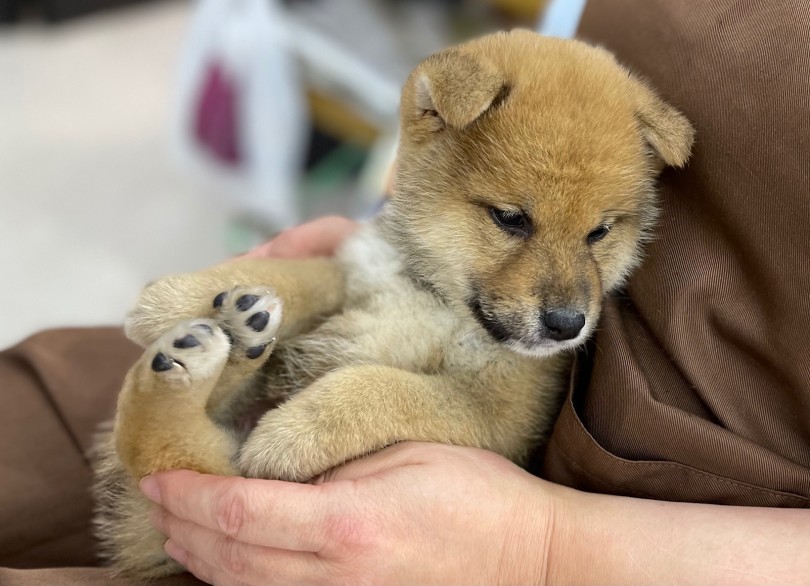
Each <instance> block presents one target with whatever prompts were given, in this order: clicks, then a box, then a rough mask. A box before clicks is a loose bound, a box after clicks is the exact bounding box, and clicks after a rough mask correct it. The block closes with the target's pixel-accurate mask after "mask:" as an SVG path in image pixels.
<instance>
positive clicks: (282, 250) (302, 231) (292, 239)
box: [244, 216, 359, 258]
mask: <svg viewBox="0 0 810 586" xmlns="http://www.w3.org/2000/svg"><path fill="white" fill-rule="evenodd" d="M358 227H359V224H358V223H357V222H354V221H352V220H349V219H347V218H342V217H340V216H328V217H325V218H319V219H317V220H313V221H312V222H308V223H306V224H302V225H300V226H297V227H295V228H291V229H289V230H285V231H283V232H281V233H280V234H279V235H278V236H276V237H275V238H273V239H272V240H271V241H270V242H267V243H265V244H262V245H261V246H258V247H256V248H254V249H253V250H251V251H249V252H248V253H246V254H245V255H244V256H245V258H307V257H311V256H331V255H332V254H334V253H335V250H336V249H337V248H338V247H339V246H340V245H341V244H342V243H343V241H344V240H345V239H346V237H347V236H349V234H351V233H352V232H354V231H355V230H357V228H358Z"/></svg>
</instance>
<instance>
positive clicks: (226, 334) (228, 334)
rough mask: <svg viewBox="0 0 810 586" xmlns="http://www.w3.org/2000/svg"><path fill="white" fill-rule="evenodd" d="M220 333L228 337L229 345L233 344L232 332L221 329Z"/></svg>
mask: <svg viewBox="0 0 810 586" xmlns="http://www.w3.org/2000/svg"><path fill="white" fill-rule="evenodd" d="M222 333H223V334H225V337H226V338H228V343H230V345H231V346H233V334H232V333H231V330H225V329H223V330H222Z"/></svg>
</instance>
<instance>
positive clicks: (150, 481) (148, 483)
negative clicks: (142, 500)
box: [140, 476, 160, 504]
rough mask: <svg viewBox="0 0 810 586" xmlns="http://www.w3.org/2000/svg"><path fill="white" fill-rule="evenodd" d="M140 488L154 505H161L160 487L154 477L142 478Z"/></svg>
mask: <svg viewBox="0 0 810 586" xmlns="http://www.w3.org/2000/svg"><path fill="white" fill-rule="evenodd" d="M140 488H141V492H142V493H143V495H144V496H145V497H146V498H148V499H149V500H150V501H152V502H153V503H157V504H160V487H159V486H158V483H157V480H155V479H154V478H153V477H152V476H144V477H143V478H141V482H140Z"/></svg>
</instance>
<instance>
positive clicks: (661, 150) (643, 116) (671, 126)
mask: <svg viewBox="0 0 810 586" xmlns="http://www.w3.org/2000/svg"><path fill="white" fill-rule="evenodd" d="M644 90H645V91H643V92H642V95H641V100H640V103H639V106H638V111H637V116H638V120H639V123H640V125H641V134H642V136H643V137H644V139H645V140H646V141H647V143H649V145H650V146H651V147H652V149H653V151H655V154H656V155H657V156H658V158H659V159H660V162H661V165H660V167H661V168H663V167H666V166H670V167H683V166H684V165H685V164H686V161H687V160H688V159H689V154H690V153H691V152H692V144H693V142H694V138H695V130H694V128H692V125H691V124H690V123H689V121H688V120H687V119H686V117H685V116H684V115H683V114H681V113H680V112H678V111H677V110H676V109H675V108H673V107H672V106H670V105H669V104H667V103H666V102H664V101H663V100H662V99H661V98H659V97H658V96H657V95H655V93H654V92H653V91H652V90H650V89H649V88H647V87H646V86H645V87H644Z"/></svg>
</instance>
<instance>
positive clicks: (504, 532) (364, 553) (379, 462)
mask: <svg viewBox="0 0 810 586" xmlns="http://www.w3.org/2000/svg"><path fill="white" fill-rule="evenodd" d="M141 489H142V491H143V492H144V494H146V495H147V497H149V498H150V499H151V500H153V501H154V502H155V503H157V504H159V505H160V506H158V507H156V508H155V510H154V512H153V516H152V520H153V523H154V524H155V526H156V527H157V528H158V529H159V530H160V531H161V532H163V533H164V534H165V535H166V536H167V537H168V541H167V542H166V551H167V553H168V554H169V555H170V556H172V557H173V558H174V559H176V560H177V561H178V562H180V563H181V564H183V565H184V566H185V567H186V568H188V570H189V571H190V572H191V573H192V574H194V575H195V576H197V577H198V578H200V579H201V580H203V581H205V582H208V583H210V584H215V585H217V586H230V585H237V584H238V585H259V584H262V585H264V584H333V583H341V584H343V583H352V584H358V583H359V584H411V585H412V584H507V583H508V584H514V583H522V584H528V583H532V584H538V583H543V582H544V580H545V573H546V564H547V552H548V547H549V544H550V531H551V529H552V527H553V523H552V518H553V513H554V500H555V499H554V487H553V485H550V484H548V483H546V482H544V481H542V480H539V479H538V478H535V477H533V476H531V475H530V474H528V473H526V472H525V471H523V470H521V469H520V468H518V467H517V466H515V465H514V464H512V463H510V462H509V461H507V460H505V459H503V458H501V457H500V456H497V455H495V454H493V453H491V452H487V451H484V450H478V449H473V448H461V447H455V446H446V445H441V444H425V443H410V442H409V443H402V444H398V445H395V446H392V447H389V448H387V449H385V450H382V451H381V452H378V453H376V454H373V455H371V456H368V457H366V458H362V459H359V460H356V461H354V462H350V463H348V464H347V465H344V466H342V467H340V468H337V469H335V470H333V471H331V472H329V473H327V474H326V475H324V476H323V477H321V478H319V479H318V480H317V481H316V482H315V483H314V484H294V483H288V482H281V481H271V480H257V479H245V478H231V477H219V476H210V475H203V474H197V473H195V472H189V471H172V472H161V473H158V474H155V475H153V476H150V477H147V478H145V479H144V480H143V481H142V482H141Z"/></svg>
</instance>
